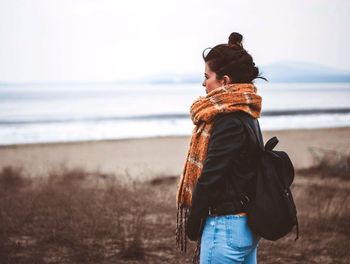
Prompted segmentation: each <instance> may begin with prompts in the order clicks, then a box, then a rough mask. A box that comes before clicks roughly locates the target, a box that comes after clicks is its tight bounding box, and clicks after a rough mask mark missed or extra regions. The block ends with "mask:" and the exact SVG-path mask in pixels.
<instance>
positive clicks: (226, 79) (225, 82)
mask: <svg viewBox="0 0 350 264" xmlns="http://www.w3.org/2000/svg"><path fill="white" fill-rule="evenodd" d="M223 80H224V85H226V84H229V83H231V78H230V76H228V75H224V77H223Z"/></svg>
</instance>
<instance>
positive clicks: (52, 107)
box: [0, 83, 350, 145]
mask: <svg viewBox="0 0 350 264" xmlns="http://www.w3.org/2000/svg"><path fill="white" fill-rule="evenodd" d="M257 87H258V93H259V94H260V95H261V96H262V98H263V104H262V117H261V118H260V119H259V121H260V126H261V128H262V129H263V130H276V129H297V128H309V129H312V128H324V127H346V126H350V83H262V84H257ZM199 96H205V92H204V87H202V86H201V85H199V84H122V83H108V84H106V83H94V84H18V85H5V84H3V85H0V144H1V145H9V144H20V143H39V142H42V143H43V142H67V141H81V140H104V139H120V138H137V137H154V136H176V135H190V133H191V131H192V129H193V124H192V122H191V120H190V117H189V109H190V106H191V104H192V102H193V101H194V100H195V99H197V98H198V97H199Z"/></svg>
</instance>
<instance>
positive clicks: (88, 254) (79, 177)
mask: <svg viewBox="0 0 350 264" xmlns="http://www.w3.org/2000/svg"><path fill="white" fill-rule="evenodd" d="M325 173H326V172H325V171H321V168H318V169H315V168H314V169H313V170H312V171H303V174H301V173H298V174H297V176H296V181H295V184H294V185H293V193H294V196H295V202H296V204H297V207H298V211H299V222H300V232H301V233H300V235H301V236H300V239H299V240H298V241H296V242H294V237H295V234H294V233H291V234H290V235H288V236H286V237H285V238H283V239H281V240H279V241H277V242H269V241H265V240H264V241H261V243H260V246H259V260H260V261H259V263H260V264H267V263H269V264H271V263H272V264H273V263H325V264H327V263H349V262H350V253H349V252H348V244H349V243H350V210H349V209H350V208H349V207H350V196H349V189H350V181H349V180H347V178H346V177H341V178H335V181H334V178H332V181H330V180H329V178H325V177H323V176H322V175H324V174H325ZM328 173H329V172H328ZM320 175H321V176H320ZM117 179H118V176H117V175H106V174H102V173H99V172H94V173H88V172H86V171H84V170H82V169H74V170H68V169H65V168H64V167H63V168H62V170H60V171H52V172H51V173H50V174H49V175H48V176H47V177H46V178H40V179H38V178H35V179H30V178H28V177H27V176H26V175H25V172H23V171H22V170H21V169H19V168H13V167H6V168H3V170H2V171H1V172H0V210H1V211H0V212H1V214H0V263H4V264H5V263H16V264H20V263H26V264H27V263H94V264H102V263H103V264H105V263H106V264H107V263H169V264H171V263H190V262H191V258H192V256H191V253H187V254H186V255H182V254H180V253H179V252H178V251H177V250H176V247H175V239H174V234H175V221H176V220H175V215H176V212H175V193H176V188H177V177H166V176H164V177H159V178H157V179H154V180H153V181H150V182H129V183H121V182H120V181H118V180H117ZM330 182H331V184H330ZM316 183H317V184H316ZM190 247H192V248H193V245H192V244H190ZM188 251H189V252H191V249H189V250H188Z"/></svg>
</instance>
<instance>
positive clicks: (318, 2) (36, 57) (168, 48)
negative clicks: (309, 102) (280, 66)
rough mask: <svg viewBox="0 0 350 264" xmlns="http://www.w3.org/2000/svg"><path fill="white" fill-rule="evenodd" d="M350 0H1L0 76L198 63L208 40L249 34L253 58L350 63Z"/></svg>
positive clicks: (73, 74) (172, 69) (48, 77)
mask: <svg viewBox="0 0 350 264" xmlns="http://www.w3.org/2000/svg"><path fill="white" fill-rule="evenodd" d="M349 14H350V1H349V0H307V1H306V0H286V1H283V0H279V1H278V0H276V1H272V0H264V1H260V0H256V1H249V0H243V1H235V0H227V1H225V0H215V1H214V0H213V1H209V0H147V1H145V0H127V1H121V0H0V81H9V82H47V81H112V80H120V79H133V78H140V77H143V76H147V75H150V74H157V73H180V74H181V73H202V72H203V62H202V59H201V53H202V50H203V49H204V48H206V47H210V46H214V45H216V44H219V43H226V41H227V38H228V36H229V34H230V33H231V32H232V31H237V32H240V33H242V34H243V36H244V46H245V48H246V49H247V50H248V51H249V52H250V53H251V54H252V55H253V58H254V60H255V62H256V64H257V65H258V66H259V65H264V64H269V63H272V62H276V61H283V60H296V61H308V62H315V63H319V64H322V65H326V66H331V67H335V68H339V69H345V70H348V71H350V34H349V33H350V15H349Z"/></svg>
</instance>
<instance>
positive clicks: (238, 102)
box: [176, 83, 262, 251]
mask: <svg viewBox="0 0 350 264" xmlns="http://www.w3.org/2000/svg"><path fill="white" fill-rule="evenodd" d="M256 92H257V89H256V87H255V86H254V85H253V84H250V83H240V84H237V83H236V84H229V85H225V86H221V87H219V88H216V89H214V90H213V91H211V92H210V93H208V94H207V96H205V97H203V96H201V97H199V98H198V99H197V100H196V101H195V102H194V103H193V104H192V106H191V112H190V113H191V119H192V121H193V123H194V125H195V127H194V129H193V131H192V137H191V141H190V146H189V150H188V153H187V157H186V161H185V165H184V168H183V172H182V177H181V180H180V183H179V187H178V191H177V196H176V200H177V228H176V242H177V245H180V248H181V251H186V242H187V239H186V235H185V226H186V222H187V214H188V209H189V207H190V206H191V202H192V191H193V189H194V186H195V185H196V183H197V180H198V178H199V177H200V175H201V172H202V169H203V165H204V161H205V159H206V156H207V149H208V143H209V137H210V134H211V130H212V127H213V123H214V122H213V120H214V118H215V116H216V115H218V114H222V113H229V112H234V111H244V112H247V113H249V114H250V115H251V116H253V117H254V118H258V117H260V112H261V101H262V100H261V97H260V96H259V95H257V94H256Z"/></svg>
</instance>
